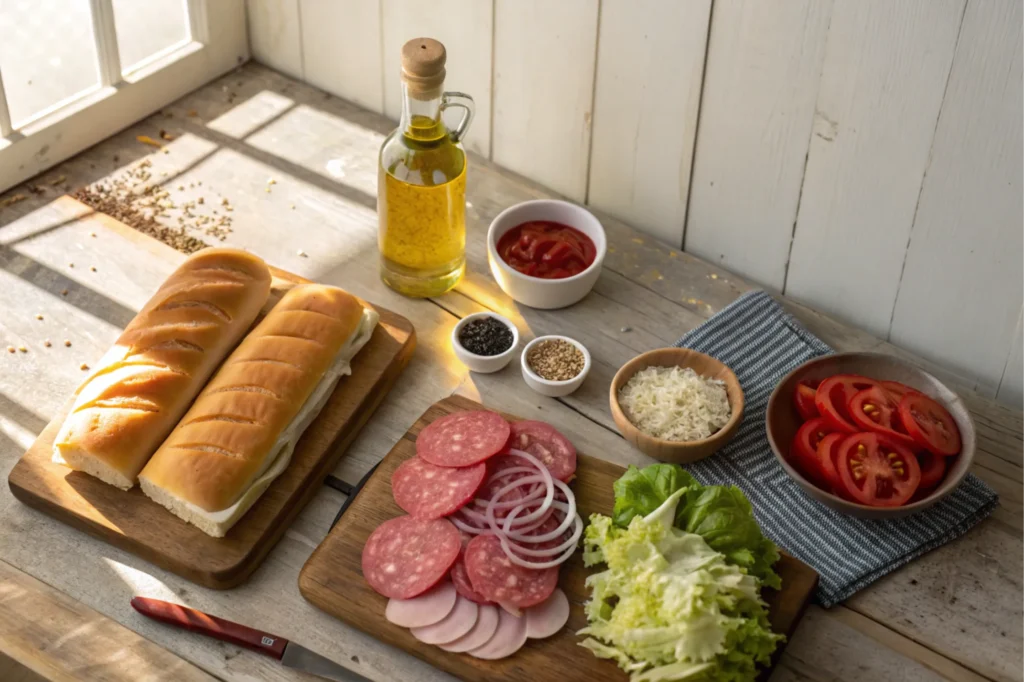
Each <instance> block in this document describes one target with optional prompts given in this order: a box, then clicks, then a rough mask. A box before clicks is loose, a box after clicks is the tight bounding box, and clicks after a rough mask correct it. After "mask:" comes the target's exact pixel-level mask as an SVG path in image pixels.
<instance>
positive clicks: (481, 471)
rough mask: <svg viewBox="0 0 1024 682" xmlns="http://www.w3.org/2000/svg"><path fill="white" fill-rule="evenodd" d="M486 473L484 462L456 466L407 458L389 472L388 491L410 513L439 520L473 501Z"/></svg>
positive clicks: (419, 517)
mask: <svg viewBox="0 0 1024 682" xmlns="http://www.w3.org/2000/svg"><path fill="white" fill-rule="evenodd" d="M486 474H487V465H486V464H484V463H483V462H481V463H480V464H475V465H473V466H468V467H459V468H457V469H455V468H451V467H439V466H435V465H433V464H431V463H430V462H427V461H425V460H423V459H421V458H419V457H410V458H409V459H407V460H405V461H404V462H402V464H401V465H400V466H399V467H398V468H397V469H395V473H393V474H392V475H391V493H392V494H393V495H394V496H395V502H396V503H397V504H398V506H399V507H401V508H402V509H404V510H405V511H407V512H409V514H411V515H412V516H415V517H416V518H418V519H439V518H441V517H442V516H448V515H449V514H451V513H452V512H454V511H456V510H457V509H459V508H461V507H462V506H463V505H465V504H466V503H467V502H469V501H470V500H472V499H473V497H474V495H476V491H477V489H478V488H479V487H480V484H481V483H483V482H484V476H486Z"/></svg>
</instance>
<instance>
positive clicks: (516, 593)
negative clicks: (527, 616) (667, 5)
mask: <svg viewBox="0 0 1024 682" xmlns="http://www.w3.org/2000/svg"><path fill="white" fill-rule="evenodd" d="M465 562H466V573H467V575H469V581H470V583H471V584H472V585H473V589H474V590H475V591H476V592H478V593H479V594H481V595H483V597H484V598H485V599H487V600H488V601H494V602H504V603H507V604H511V605H513V606H516V607H518V608H521V609H525V608H527V607H529V606H533V605H534V604H539V603H541V602H542V601H544V600H545V599H547V598H548V597H550V596H551V593H552V592H554V590H555V586H556V584H557V583H558V568H557V567H552V568H545V569H543V570H539V571H538V570H534V569H532V568H523V567H522V566H517V565H515V564H513V563H512V562H511V561H509V559H508V556H506V555H505V551H504V550H503V549H502V548H501V542H500V541H499V540H498V538H497V537H495V536H494V535H490V534H488V535H478V536H477V537H475V538H473V539H472V540H471V541H470V543H469V544H468V545H467V546H466V551H465Z"/></svg>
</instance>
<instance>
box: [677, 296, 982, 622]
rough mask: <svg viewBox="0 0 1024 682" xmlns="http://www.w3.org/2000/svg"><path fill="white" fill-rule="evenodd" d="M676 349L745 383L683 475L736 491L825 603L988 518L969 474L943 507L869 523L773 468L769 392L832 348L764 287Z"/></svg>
mask: <svg viewBox="0 0 1024 682" xmlns="http://www.w3.org/2000/svg"><path fill="white" fill-rule="evenodd" d="M676 346H678V347H685V348H692V349H694V350H697V351H700V352H702V353H706V354H708V355H711V356H713V357H715V358H718V359H719V360H721V361H722V362H724V363H725V364H726V365H728V366H729V367H731V368H732V370H733V371H734V372H735V373H736V376H737V377H738V378H739V380H740V384H741V385H742V386H743V392H744V395H745V398H746V410H745V414H744V417H743V423H742V424H741V425H740V428H739V431H738V432H737V434H736V437H735V438H734V439H733V441H732V442H731V443H729V445H728V446H726V447H725V448H723V449H722V450H721V451H720V452H718V453H716V454H715V455H713V456H711V457H709V458H707V459H705V460H702V461H700V462H697V463H695V464H692V465H690V466H689V467H688V469H689V471H690V472H691V473H692V474H693V475H694V476H695V477H696V478H697V480H699V481H700V482H701V483H704V484H705V485H708V484H731V485H735V486H738V487H739V488H740V489H742V490H743V492H744V493H745V494H746V495H747V497H749V498H750V502H751V503H752V504H753V506H754V513H755V515H756V516H757V520H758V522H759V523H760V524H761V528H762V529H763V530H764V533H765V535H767V536H768V537H770V538H771V539H772V540H774V541H775V542H776V543H777V544H778V545H779V546H780V547H782V548H783V549H785V550H786V551H787V552H789V553H790V554H792V555H793V556H795V557H797V558H799V559H801V560H802V561H803V562H805V563H807V564H809V565H810V566H812V567H813V568H814V569H815V570H816V571H818V573H819V574H820V575H821V581H820V583H819V585H818V591H817V593H816V595H815V597H816V600H817V601H818V603H820V604H821V605H822V606H826V607H827V606H832V605H833V604H835V603H837V602H840V601H842V600H844V599H846V598H847V597H849V596H850V595H852V594H853V593H855V592H857V591H858V590H860V589H862V588H864V587H867V586H868V585H870V584H871V583H872V582H874V581H875V580H877V579H878V578H881V577H882V576H883V575H885V574H886V573H889V572H890V571H892V570H895V569H896V568H898V567H900V566H902V565H903V564H905V563H907V562H909V561H911V560H912V559H915V558H917V557H919V556H921V555H922V554H924V553H925V552H927V551H929V550H931V549H934V548H935V547H938V546H940V545H943V544H945V543H946V542H949V541H950V540H952V539H953V538H956V537H958V536H960V535H962V534H964V533H966V532H967V531H968V530H969V529H970V528H971V527H972V526H974V525H975V524H977V523H978V522H979V521H981V520H982V519H984V518H985V517H986V516H988V515H989V514H991V513H992V511H993V510H994V509H995V507H996V505H997V504H998V501H999V500H998V496H997V495H996V493H995V492H994V491H993V490H992V489H991V488H989V487H988V486H987V485H985V484H984V483H983V482H981V481H980V480H979V479H978V478H976V477H975V476H973V475H968V476H967V478H966V479H965V480H964V482H963V483H962V484H961V485H960V487H958V488H957V489H956V491H954V492H953V494H952V495H950V496H949V497H947V498H946V499H945V500H943V501H942V502H939V503H938V504H936V505H934V506H933V507H931V508H930V509H928V510H926V511H923V512H921V513H919V514H915V515H913V516H911V517H908V518H903V519H895V520H892V521H867V520H862V519H856V518H853V517H851V516H846V515H843V514H839V513H838V512H835V511H833V510H832V509H829V508H828V507H826V506H824V505H823V504H821V503H819V502H816V501H814V500H812V499H811V498H810V497H808V496H807V495H806V494H805V493H804V492H803V491H802V490H801V489H800V488H799V487H798V486H797V485H796V483H794V482H793V481H792V480H791V479H790V478H789V476H787V475H786V472H785V471H783V469H782V467H780V466H779V464H778V462H777V461H776V459H775V457H774V455H773V454H772V452H771V447H770V446H769V445H768V438H767V436H766V434H765V409H766V408H767V406H768V398H769V397H770V396H771V393H772V390H773V389H774V388H775V386H776V385H777V384H778V383H779V381H781V380H782V378H783V377H784V376H785V375H786V374H787V373H788V372H789V371H790V370H792V369H793V368H794V367H796V366H797V365H799V364H801V363H803V362H805V361H806V360H810V359H811V358H815V357H818V356H820V355H826V354H828V353H831V352H832V349H831V348H829V347H828V346H827V345H825V344H824V343H823V342H822V341H821V339H819V338H817V337H815V336H814V335H813V334H811V333H810V332H809V331H807V330H806V329H805V328H804V327H803V326H802V325H801V324H800V323H799V322H797V321H796V320H795V319H794V318H793V317H792V316H791V315H789V314H788V313H786V312H785V311H784V310H783V309H782V307H781V306H780V305H779V304H778V303H777V302H776V301H775V300H773V299H772V297H771V296H769V295H768V294H766V293H765V292H763V291H752V292H748V293H746V294H744V295H743V296H741V297H740V298H739V299H737V300H736V301H735V302H733V303H732V304H730V305H729V306H728V307H727V308H725V309H724V310H722V311H721V312H719V313H718V314H717V315H714V316H713V317H711V319H709V320H708V321H707V322H705V323H704V324H702V325H701V326H699V327H697V328H696V329H694V330H693V331H691V332H689V333H688V334H686V335H685V336H683V337H682V338H681V339H679V341H678V342H676Z"/></svg>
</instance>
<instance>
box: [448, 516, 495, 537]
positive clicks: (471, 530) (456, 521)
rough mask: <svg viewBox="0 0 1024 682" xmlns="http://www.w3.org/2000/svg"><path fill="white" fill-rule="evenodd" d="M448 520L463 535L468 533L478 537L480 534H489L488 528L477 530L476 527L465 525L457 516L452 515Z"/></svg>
mask: <svg viewBox="0 0 1024 682" xmlns="http://www.w3.org/2000/svg"><path fill="white" fill-rule="evenodd" d="M448 520H449V521H451V522H452V523H453V524H454V525H455V527H456V528H458V529H459V530H461V531H463V532H464V533H469V534H470V535H480V533H490V532H491V531H490V529H489V528H477V527H476V526H471V525H469V524H468V523H466V522H465V521H463V520H462V519H460V518H458V517H457V516H454V515H453V516H449V517H448Z"/></svg>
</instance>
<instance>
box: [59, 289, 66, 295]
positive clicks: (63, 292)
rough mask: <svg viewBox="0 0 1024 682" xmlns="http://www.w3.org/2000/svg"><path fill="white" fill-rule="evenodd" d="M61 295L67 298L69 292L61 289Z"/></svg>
mask: <svg viewBox="0 0 1024 682" xmlns="http://www.w3.org/2000/svg"><path fill="white" fill-rule="evenodd" d="M60 295H61V296H67V295H68V290H67V289H61V290H60Z"/></svg>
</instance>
